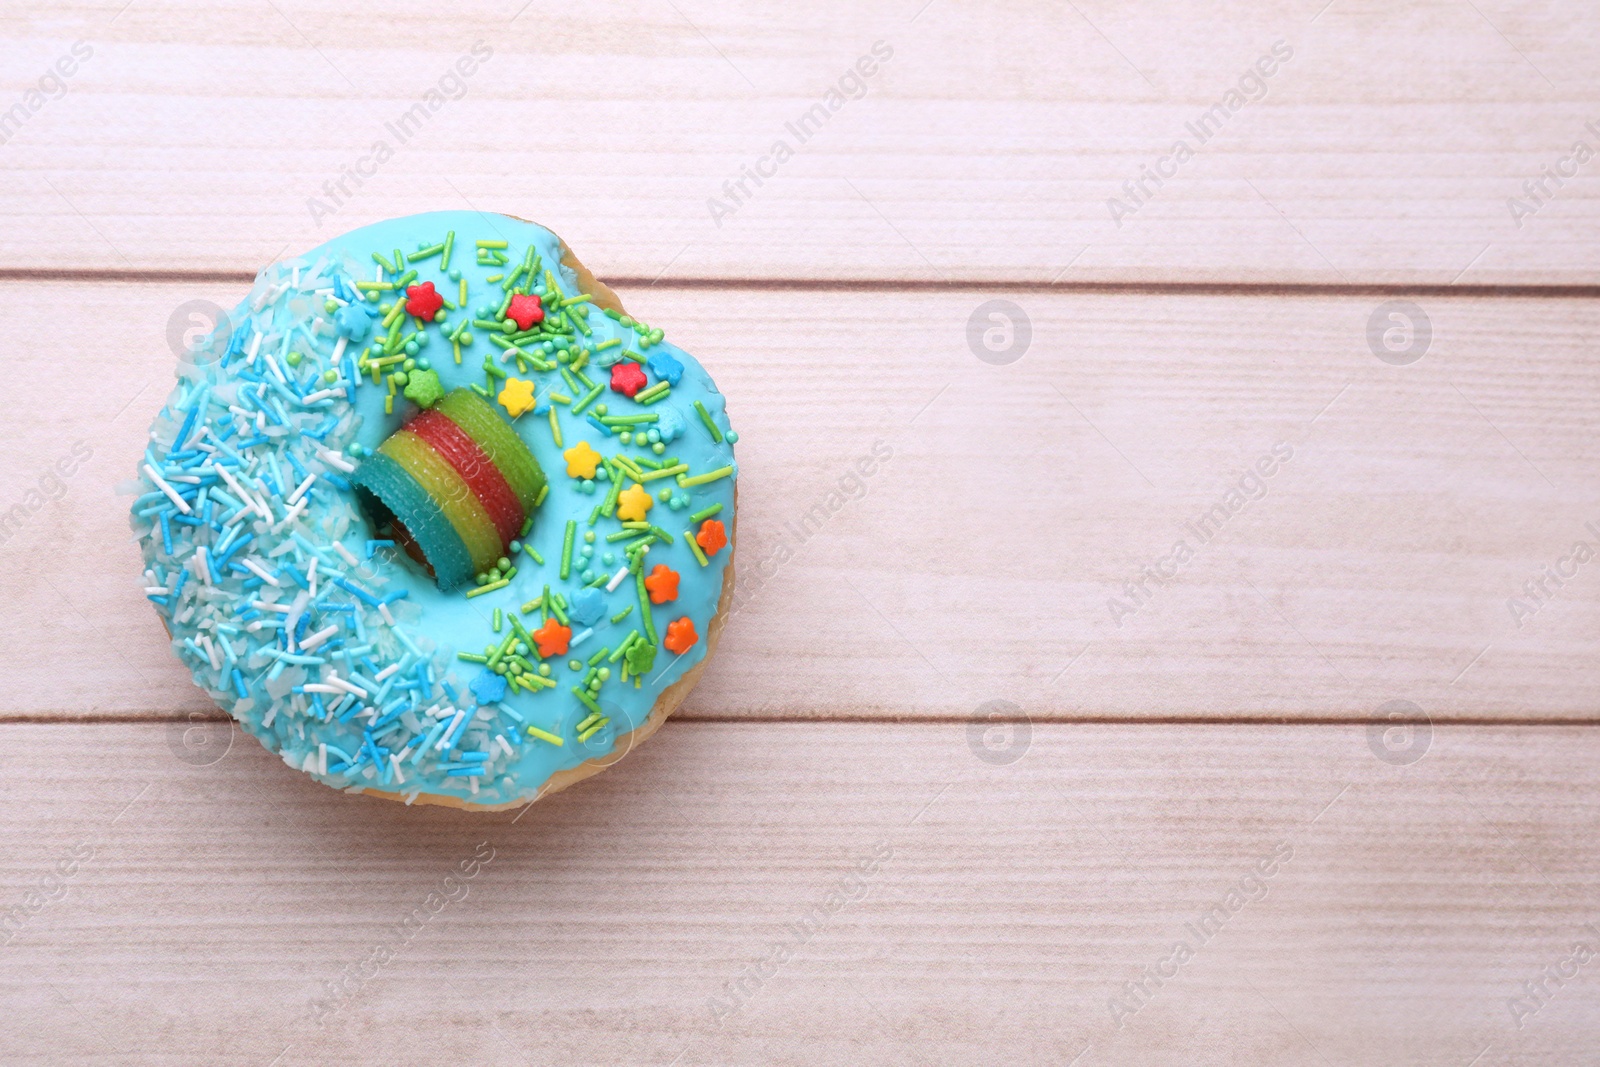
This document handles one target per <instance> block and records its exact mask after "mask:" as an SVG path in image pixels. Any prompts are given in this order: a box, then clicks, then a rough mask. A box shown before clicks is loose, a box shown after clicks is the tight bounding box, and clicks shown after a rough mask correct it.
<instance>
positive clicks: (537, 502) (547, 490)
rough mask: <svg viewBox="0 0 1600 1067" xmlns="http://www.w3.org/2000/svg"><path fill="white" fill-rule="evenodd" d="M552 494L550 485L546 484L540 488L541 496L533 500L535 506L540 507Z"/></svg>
mask: <svg viewBox="0 0 1600 1067" xmlns="http://www.w3.org/2000/svg"><path fill="white" fill-rule="evenodd" d="M549 493H550V483H549V482H545V483H544V484H543V485H541V486H540V487H539V495H538V496H536V497H534V498H533V506H534V507H538V506H539V505H540V504H543V503H544V498H545V497H546V496H548V495H549Z"/></svg>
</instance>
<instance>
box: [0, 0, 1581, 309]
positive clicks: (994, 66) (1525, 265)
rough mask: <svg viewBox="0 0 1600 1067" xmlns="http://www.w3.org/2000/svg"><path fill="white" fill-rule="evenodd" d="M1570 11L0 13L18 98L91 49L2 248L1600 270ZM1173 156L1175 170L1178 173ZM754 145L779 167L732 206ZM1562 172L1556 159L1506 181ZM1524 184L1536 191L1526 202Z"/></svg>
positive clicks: (777, 263)
mask: <svg viewBox="0 0 1600 1067" xmlns="http://www.w3.org/2000/svg"><path fill="white" fill-rule="evenodd" d="M919 9H920V10H919ZM1588 15H1589V11H1588V9H1587V7H1586V6H1585V5H1583V4H1582V3H1581V2H1579V0H1556V2H1554V3H1549V4H1544V5H1541V6H1540V7H1539V10H1538V11H1537V12H1534V11H1523V10H1518V9H1516V8H1515V7H1509V6H1508V5H1505V4H1478V5H1473V4H1460V3H1457V2H1455V0H1426V2H1421V3H1415V4H1408V5H1404V6H1403V7H1397V6H1396V5H1393V4H1385V3H1378V2H1376V0H1339V2H1338V3H1336V4H1333V5H1331V6H1330V5H1326V4H1323V3H1321V2H1320V0H1272V2H1267V3H1244V2H1233V3H1228V4H1224V5H1221V6H1217V5H1211V6H1206V7H1202V8H1195V7H1194V6H1193V5H1186V4H1180V3H1161V4H1152V5H1142V6H1140V7H1137V8H1132V9H1130V8H1129V7H1128V6H1127V5H1119V4H1114V3H1111V2H1109V0H1093V2H1090V0H1085V2H1083V3H1079V4H1073V5H1069V6H1068V7H1067V8H1058V7H1055V6H1052V5H1019V6H1017V7H1016V8H1015V9H1013V10H1009V11H1007V12H1006V13H1005V14H1003V15H996V14H995V13H994V12H992V11H990V10H989V9H987V8H983V7H971V6H968V5H961V4H953V3H948V2H945V0H934V2H933V3H931V4H921V3H920V0H918V2H907V0H895V2H893V3H889V2H879V3H871V4H866V5H863V4H861V3H859V2H855V0H827V2H825V3H819V4H808V5H806V6H805V7H804V8H803V9H802V8H794V9H793V10H792V12H786V13H774V12H773V11H772V10H771V9H770V7H769V6H765V5H754V4H750V5H723V4H710V3H706V2H702V0H695V2H689V0H685V2H682V3H676V4H669V5H660V6H659V7H650V6H647V7H645V8H642V9H641V8H639V7H638V6H637V5H633V4H627V3H623V2H621V0H597V2H593V3H588V4H584V5H580V6H579V7H578V8H574V7H573V6H572V5H562V6H561V7H560V8H554V7H552V6H551V5H549V4H546V3H543V2H542V0H539V2H535V3H533V4H529V5H527V6H525V7H524V8H523V9H522V10H521V12H520V13H519V14H517V16H516V18H515V19H514V20H510V21H508V19H510V16H509V15H508V5H504V4H499V3H490V2H488V0H474V2H468V3H462V4H452V5H451V10H450V12H449V17H448V19H447V20H446V21H444V22H441V21H440V20H439V18H438V17H437V13H436V12H434V11H431V10H423V9H420V8H418V9H406V10H404V11H402V12H398V13H395V14H392V15H388V16H386V17H383V18H373V17H372V16H371V15H370V14H369V13H367V12H364V11H359V10H357V9H355V8H352V7H350V6H349V5H341V4H335V3H330V2H328V0H303V2H302V0H295V2H285V3H274V4H264V5H263V4H246V3H219V4H214V5H205V7H204V9H203V10H198V11H197V10H194V9H192V8H191V7H190V6H189V5H178V4H174V3H172V2H170V0H138V2H137V3H134V4H132V5H128V4H125V3H124V2H123V0H100V2H93V3H84V4H79V5H74V6H72V7H70V8H68V9H65V10H54V9H53V10H51V11H50V12H49V13H48V14H46V13H44V12H43V11H40V10H36V9H34V8H31V7H28V6H27V5H22V4H16V3H9V4H6V5H0V17H3V18H5V19H6V20H7V26H8V28H7V33H6V37H5V40H4V41H0V67H3V68H4V69H5V70H7V71H8V72H10V73H9V74H8V75H7V76H6V88H5V91H6V93H7V95H8V101H7V106H10V103H11V102H12V99H11V98H22V94H23V93H24V92H25V90H27V89H29V88H30V86H33V85H34V83H35V79H36V73H35V72H38V73H39V74H43V73H46V72H48V71H49V70H50V69H51V68H52V65H53V64H54V63H55V62H56V61H57V60H58V59H59V58H61V57H63V56H70V51H69V49H70V46H71V45H72V43H73V42H74V41H77V40H82V41H85V42H87V44H88V46H89V47H90V48H92V49H93V55H92V56H91V57H90V58H89V59H88V60H87V61H85V62H84V63H82V64H81V68H80V69H78V70H77V71H76V72H75V73H74V74H73V76H72V77H71V78H70V79H69V80H68V82H67V84H68V86H69V91H68V92H67V93H66V95H65V96H63V97H61V98H60V99H52V100H49V101H48V102H44V101H40V102H41V103H43V106H42V107H41V108H40V109H39V110H38V111H37V113H32V114H27V115H25V116H24V118H25V119H26V121H25V122H23V123H22V124H21V127H20V129H19V130H17V131H15V132H14V134H13V135H12V136H10V137H9V140H8V143H6V144H5V145H4V152H5V154H6V168H5V171H4V174H3V175H0V188H3V189H4V198H3V201H0V235H3V236H0V267H3V268H8V269H13V270H17V269H21V270H27V269H38V268H95V269H124V268H127V267H136V268H161V269H183V270H210V271H219V270H225V271H254V270H256V269H258V268H259V267H260V266H261V265H262V264H263V263H265V262H268V261H270V260H271V259H273V258H275V257H276V256H278V255H279V254H280V253H281V252H283V251H284V250H285V249H292V250H303V249H305V248H309V247H311V246H312V245H314V244H317V243H320V242H321V241H322V240H324V239H325V238H326V237H328V236H330V235H332V234H335V233H338V232H340V231H341V230H343V229H348V228H351V227H354V226H356V225H359V224H363V223H366V222H369V221H372V220H375V219H380V218H384V217H388V216H393V215H399V214H406V213H410V212H416V211H423V210H431V209H437V208H454V207H460V206H463V205H471V206H474V207H477V208H481V209H483V210H494V211H505V212H510V213H513V214H519V215H524V216H531V217H534V218H537V219H539V220H540V221H543V222H545V223H547V224H549V225H551V226H552V227H554V228H555V229H556V230H557V231H558V232H560V233H561V234H562V235H563V236H565V237H566V238H567V239H568V240H569V241H570V242H571V243H572V244H573V246H574V247H575V248H577V249H578V250H579V252H580V253H581V254H582V255H583V257H584V259H585V261H586V262H588V263H591V264H592V265H594V266H595V267H596V269H597V270H599V271H601V272H602V273H603V274H610V275H613V276H623V277H637V278H645V279H651V278H656V277H658V276H661V275H663V274H666V275H667V276H669V277H676V278H750V277H760V278H828V279H846V278H852V279H859V278H867V279H885V278H887V279H912V280H925V281H942V280H948V279H956V280H1002V281H1017V282H1032V283H1046V282H1050V281H1053V280H1064V281H1082V280H1100V281H1105V280H1134V281H1193V280H1207V281H1242V282H1263V281H1264V282H1269V283H1270V282H1284V281H1311V282H1333V283H1339V282H1346V281H1359V282H1405V283H1413V282H1432V283H1442V284H1449V283H1452V282H1455V281H1457V280H1462V281H1466V282H1479V283H1491V282H1492V283H1534V282H1559V283H1590V284H1593V283H1595V282H1596V281H1597V280H1600V197H1597V196H1596V194H1595V192H1594V190H1593V187H1592V185H1591V183H1589V182H1588V181H1587V180H1585V179H1586V176H1587V175H1589V174H1590V173H1591V172H1592V170H1593V168H1594V166H1596V165H1600V164H1596V163H1593V162H1590V163H1588V164H1584V165H1582V166H1578V165H1577V164H1574V163H1563V162H1562V161H1563V160H1565V159H1567V158H1568V156H1569V154H1570V152H1571V149H1572V147H1573V145H1574V143H1575V142H1576V141H1578V140H1584V141H1586V142H1587V143H1588V145H1589V146H1590V147H1591V148H1594V147H1596V146H1600V132H1595V131H1596V130H1597V129H1600V127H1591V128H1588V129H1586V124H1590V123H1595V122H1597V120H1600V106H1597V99H1596V93H1595V86H1594V80H1593V78H1592V77H1591V76H1590V72H1591V71H1592V70H1593V68H1594V65H1595V63H1596V61H1600V25H1597V24H1596V22H1595V20H1594V19H1592V18H1589V17H1588ZM478 41H482V42H484V44H485V45H486V46H487V47H488V48H489V49H491V50H492V52H493V55H492V56H491V57H490V58H489V59H487V60H486V61H483V62H482V63H481V64H480V65H478V66H477V68H476V69H475V70H474V71H473V73H472V74H471V76H470V77H468V78H466V79H465V81H464V82H461V83H460V84H461V85H462V86H464V90H463V91H464V92H465V96H464V97H463V98H462V99H461V100H459V101H456V100H450V101H448V102H446V101H444V99H443V97H441V98H440V99H441V105H442V106H440V107H439V109H438V110H437V111H435V112H426V113H425V114H424V118H423V119H417V120H414V123H413V126H411V127H407V128H405V129H401V127H399V126H398V125H397V124H398V123H399V122H400V121H401V117H402V116H403V115H404V114H405V113H406V112H407V111H408V110H409V109H411V108H412V107H413V106H414V105H416V103H417V102H418V100H419V99H421V98H422V97H423V95H424V93H425V92H427V91H428V90H429V89H430V88H435V87H437V85H438V83H439V81H440V79H441V78H445V77H446V76H452V75H451V72H452V70H453V69H454V64H455V63H456V61H457V60H458V58H460V57H462V56H464V55H470V50H471V48H472V47H473V45H474V43H475V42H478ZM878 41H882V42H883V46H884V48H885V49H892V50H893V55H892V57H891V58H890V59H888V60H887V61H886V62H883V63H882V64H881V65H880V67H879V69H877V70H876V71H875V72H874V73H873V74H872V75H871V77H870V78H868V79H865V80H864V81H863V83H862V84H863V85H864V87H865V88H864V94H865V95H864V96H862V97H861V98H859V99H847V98H846V97H845V96H843V95H841V96H840V97H839V100H840V101H841V106H840V107H839V108H838V110H837V111H836V112H830V111H826V109H824V111H823V112H821V114H825V115H827V116H828V117H827V121H826V123H825V124H820V123H819V124H818V126H817V129H816V131H815V132H814V133H813V132H808V131H802V134H796V133H793V132H790V130H789V125H790V124H798V123H799V121H800V120H801V117H802V116H804V115H805V114H806V113H807V112H808V110H809V109H810V108H811V107H812V106H813V105H816V104H818V103H819V102H820V101H822V100H824V98H825V94H826V93H827V92H828V91H829V90H830V88H837V86H838V84H839V82H840V80H841V78H845V75H846V72H847V71H849V70H850V69H851V68H852V67H853V65H854V64H856V62H857V61H858V59H859V58H860V57H863V56H866V57H869V58H868V62H867V63H866V64H864V66H863V69H867V67H869V66H870V65H871V64H872V63H877V62H878V61H877V60H876V59H872V58H870V57H871V52H872V48H873V45H874V43H875V42H878ZM1278 42H1282V46H1281V48H1282V49H1284V50H1292V56H1291V58H1289V59H1287V60H1286V61H1283V62H1282V63H1281V64H1278V66H1277V69H1275V70H1274V71H1273V73H1272V74H1271V76H1270V77H1269V78H1266V79H1264V80H1262V81H1261V82H1260V83H1259V84H1260V86H1261V89H1260V90H1257V88H1256V84H1257V83H1256V82H1251V81H1247V82H1245V83H1244V85H1245V89H1246V93H1247V95H1253V96H1259V97H1260V98H1259V99H1258V100H1256V101H1255V102H1250V103H1240V104H1239V106H1238V109H1237V110H1236V111H1229V110H1227V109H1226V108H1223V109H1222V110H1221V111H1217V112H1215V113H1214V118H1213V119H1212V120H1210V121H1211V123H1212V125H1211V126H1210V127H1209V130H1208V131H1202V132H1205V140H1204V141H1203V142H1202V138H1201V136H1200V135H1198V134H1197V133H1195V132H1192V131H1191V130H1190V128H1189V127H1190V126H1191V125H1195V126H1196V128H1198V126H1199V124H1200V123H1201V122H1203V121H1205V120H1204V116H1205V115H1206V114H1207V113H1210V112H1212V109H1213V108H1216V107H1218V106H1219V104H1222V103H1224V102H1225V100H1226V96H1227V94H1228V93H1229V92H1230V91H1235V92H1236V91H1237V90H1238V89H1239V86H1240V84H1241V78H1243V77H1244V76H1245V75H1246V74H1247V73H1248V72H1249V71H1250V70H1251V68H1252V65H1253V64H1255V63H1256V62H1257V61H1258V59H1260V58H1261V57H1263V56H1270V54H1271V52H1272V49H1273V48H1274V46H1275V44H1276V43H1278ZM472 62H474V63H476V62H477V61H476V60H473V61H472ZM1273 62H1274V61H1271V60H1269V61H1267V62H1266V63H1265V64H1264V66H1266V67H1271V66H1272V65H1273ZM855 86H856V83H855V82H853V81H850V80H849V79H846V80H845V89H846V90H847V91H849V92H854V91H856V88H855ZM51 88H52V89H53V88H54V86H53V83H52V85H51ZM445 89H446V91H447V92H449V93H451V94H453V93H455V92H456V91H457V83H456V82H452V81H446V83H445ZM1262 92H1264V95H1261V93H1262ZM1238 100H1239V101H1242V100H1243V97H1242V96H1241V97H1239V98H1238ZM391 126H392V127H393V130H391ZM780 139H781V140H784V141H786V142H787V143H788V145H789V148H790V150H791V151H792V152H793V157H792V158H787V157H786V158H785V159H784V161H783V162H782V163H781V165H780V164H779V163H777V162H775V160H776V159H777V156H778V153H775V152H774V149H773V146H774V144H775V143H776V142H777V141H779V140H780ZM1179 140H1183V141H1185V142H1186V143H1187V144H1188V145H1189V147H1190V150H1191V151H1192V152H1193V158H1190V159H1185V160H1184V161H1183V162H1182V163H1181V165H1179V164H1177V163H1174V162H1172V161H1171V160H1168V161H1167V162H1163V157H1168V156H1171V155H1172V154H1173V148H1174V145H1175V144H1176V142H1178V141H1179ZM378 141H384V142H385V143H386V144H387V145H388V147H389V150H390V151H392V153H393V155H392V158H388V157H387V156H385V158H384V159H383V161H382V162H381V163H379V162H377V161H376V160H377V156H378V155H383V153H377V152H375V151H374V148H373V146H374V145H375V143H376V142H378ZM369 157H370V158H369ZM364 159H366V160H367V162H363V160H364ZM763 159H766V160H767V162H762V160H763ZM758 166H759V167H760V168H761V169H762V170H763V171H764V172H765V173H767V174H769V175H771V177H770V179H763V181H762V183H761V185H760V186H759V187H758V186H756V185H755V184H753V183H752V182H751V180H750V179H748V178H744V179H742V180H744V181H745V188H744V191H743V192H742V193H741V192H739V191H738V190H737V189H735V190H734V191H733V192H732V193H731V194H730V193H727V192H724V183H725V182H729V181H739V180H741V173H742V172H741V168H756V167H758ZM1558 166H1560V167H1562V168H1563V169H1565V170H1566V171H1567V172H1568V173H1573V171H1572V168H1573V167H1574V166H1577V168H1578V169H1577V171H1576V176H1575V177H1572V178H1570V179H1565V180H1563V182H1562V185H1561V187H1560V188H1557V187H1556V186H1555V185H1553V184H1547V186H1546V188H1545V191H1544V193H1543V194H1537V193H1535V194H1530V193H1528V192H1525V191H1524V188H1523V183H1524V182H1525V181H1529V180H1540V179H1541V174H1542V170H1541V168H1547V167H1548V168H1554V167H1558ZM357 168H359V169H360V171H361V173H359V174H357V173H356V169H357ZM1141 168H1148V169H1160V170H1161V171H1162V172H1164V173H1168V174H1170V175H1171V176H1170V177H1168V178H1163V179H1160V185H1159V187H1158V186H1157V185H1156V184H1154V183H1153V182H1152V181H1151V180H1150V179H1149V178H1146V177H1143V173H1144V172H1142V170H1141ZM347 174H349V175H353V176H346V175H347ZM341 180H342V181H344V182H345V186H346V191H345V193H339V192H338V190H337V188H331V189H330V191H325V190H324V183H336V182H339V181H341ZM1140 181H1143V182H1144V183H1145V184H1144V187H1143V189H1142V190H1136V191H1134V192H1128V191H1125V183H1130V182H1134V183H1137V182H1140ZM357 183H359V184H357ZM346 194H348V195H346ZM314 198H315V199H318V200H320V201H321V202H322V203H323V204H324V205H325V207H326V208H327V209H328V210H335V213H334V214H333V215H332V217H322V216H321V214H320V211H314V210H313V208H312V207H311V204H310V202H311V200H312V199H314ZM718 198H721V202H722V205H723V209H724V210H722V211H714V210H713V209H712V208H711V206H710V202H711V201H713V200H716V199H718ZM1513 198H1516V199H1519V200H1521V201H1522V202H1523V203H1524V205H1525V207H1526V208H1528V209H1536V210H1534V211H1533V213H1532V214H1531V215H1528V216H1526V217H1514V213H1513V210H1512V208H1511V205H1510V201H1511V200H1512V199H1513ZM1113 199H1119V200H1121V202H1122V203H1123V205H1124V207H1125V209H1127V210H1129V211H1131V214H1127V215H1123V213H1122V211H1121V210H1113V208H1112V206H1111V201H1112V200H1113ZM725 212H726V213H725ZM1519 223H1520V225H1519Z"/></svg>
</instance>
